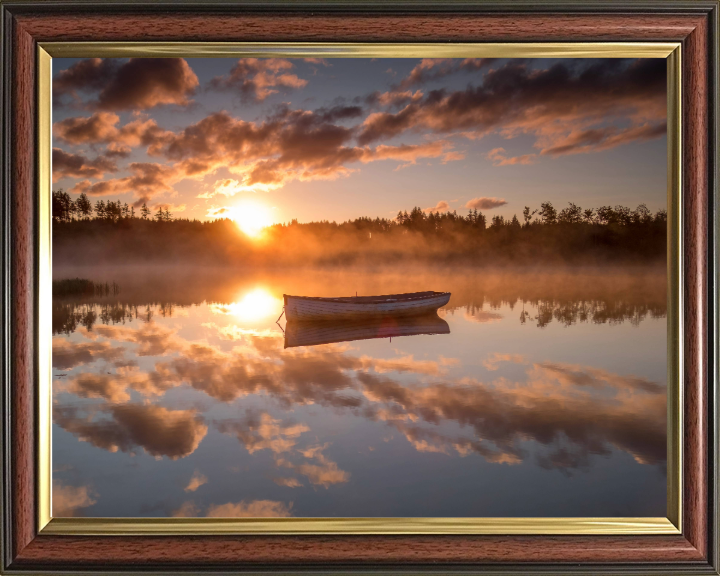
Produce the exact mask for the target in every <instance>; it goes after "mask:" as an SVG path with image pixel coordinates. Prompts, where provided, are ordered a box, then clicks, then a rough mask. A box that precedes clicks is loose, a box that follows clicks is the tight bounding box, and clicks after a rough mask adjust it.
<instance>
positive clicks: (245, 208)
mask: <svg viewBox="0 0 720 576" xmlns="http://www.w3.org/2000/svg"><path fill="white" fill-rule="evenodd" d="M230 218H232V220H233V221H234V222H235V224H237V226H238V228H240V230H242V231H243V232H244V233H245V234H247V235H248V236H250V237H251V238H257V237H258V236H260V234H261V232H262V231H263V228H265V227H267V226H270V225H271V224H272V223H273V222H272V214H271V213H270V209H269V208H268V207H267V206H265V205H264V204H260V203H259V202H253V201H250V200H246V201H244V202H241V203H240V204H237V205H236V206H234V207H233V208H232V209H231V210H230Z"/></svg>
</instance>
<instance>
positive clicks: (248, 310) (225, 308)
mask: <svg viewBox="0 0 720 576" xmlns="http://www.w3.org/2000/svg"><path fill="white" fill-rule="evenodd" d="M210 308H211V310H212V311H213V312H214V313H216V314H232V315H233V316H237V318H239V319H240V320H242V321H244V322H254V321H256V320H262V319H264V318H267V317H269V316H273V315H279V314H280V312H281V311H282V300H280V299H279V298H275V297H274V296H273V295H272V294H270V293H269V292H268V291H267V290H264V289H263V288H256V289H255V290H253V291H252V292H248V293H247V294H245V295H244V296H243V297H242V298H241V299H240V300H238V301H237V302H231V303H230V304H213V305H211V307H210Z"/></svg>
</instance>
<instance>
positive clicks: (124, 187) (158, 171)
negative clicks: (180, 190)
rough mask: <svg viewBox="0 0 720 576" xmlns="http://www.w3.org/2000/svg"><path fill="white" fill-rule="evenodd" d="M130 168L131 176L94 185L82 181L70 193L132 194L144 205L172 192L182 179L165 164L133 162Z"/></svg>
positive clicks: (96, 194)
mask: <svg viewBox="0 0 720 576" xmlns="http://www.w3.org/2000/svg"><path fill="white" fill-rule="evenodd" d="M128 168H129V170H130V172H131V173H132V175H131V176H125V177H124V178H115V179H112V180H103V181H102V182H96V183H94V184H93V183H92V182H90V181H89V180H81V181H80V182H78V183H77V184H75V186H73V187H72V188H71V189H70V191H71V192H74V193H76V194H83V193H84V194H87V195H89V196H109V195H115V194H126V193H132V194H134V195H135V197H136V198H138V199H139V201H138V202H136V203H135V204H142V203H143V202H147V201H148V200H149V199H150V198H151V197H153V196H155V195H157V194H160V193H162V192H170V191H172V184H173V183H175V182H177V181H178V180H180V179H181V178H182V176H181V175H180V174H178V172H177V171H176V170H175V168H173V167H172V166H167V165H165V164H157V163H155V164H152V163H148V162H133V163H132V164H130V166H129V167H128Z"/></svg>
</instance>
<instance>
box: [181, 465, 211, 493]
mask: <svg viewBox="0 0 720 576" xmlns="http://www.w3.org/2000/svg"><path fill="white" fill-rule="evenodd" d="M207 481H208V479H207V476H205V475H204V474H201V473H200V472H199V471H198V470H195V473H194V474H193V475H192V478H190V482H188V485H187V486H185V492H195V490H197V489H198V488H200V486H202V485H203V484H207Z"/></svg>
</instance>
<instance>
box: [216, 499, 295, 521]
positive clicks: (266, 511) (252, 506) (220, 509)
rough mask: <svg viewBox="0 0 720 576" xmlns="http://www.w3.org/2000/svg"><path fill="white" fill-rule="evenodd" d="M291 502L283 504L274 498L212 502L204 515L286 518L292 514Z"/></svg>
mask: <svg viewBox="0 0 720 576" xmlns="http://www.w3.org/2000/svg"><path fill="white" fill-rule="evenodd" d="M291 510H292V502H290V504H285V503H284V502H277V501H275V500H252V501H251V502H245V501H244V500H243V501H240V502H237V503H233V502H228V503H227V504H219V505H217V504H213V505H212V506H210V508H208V512H207V514H206V516H208V517H210V518H287V517H289V516H292V513H291Z"/></svg>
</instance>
